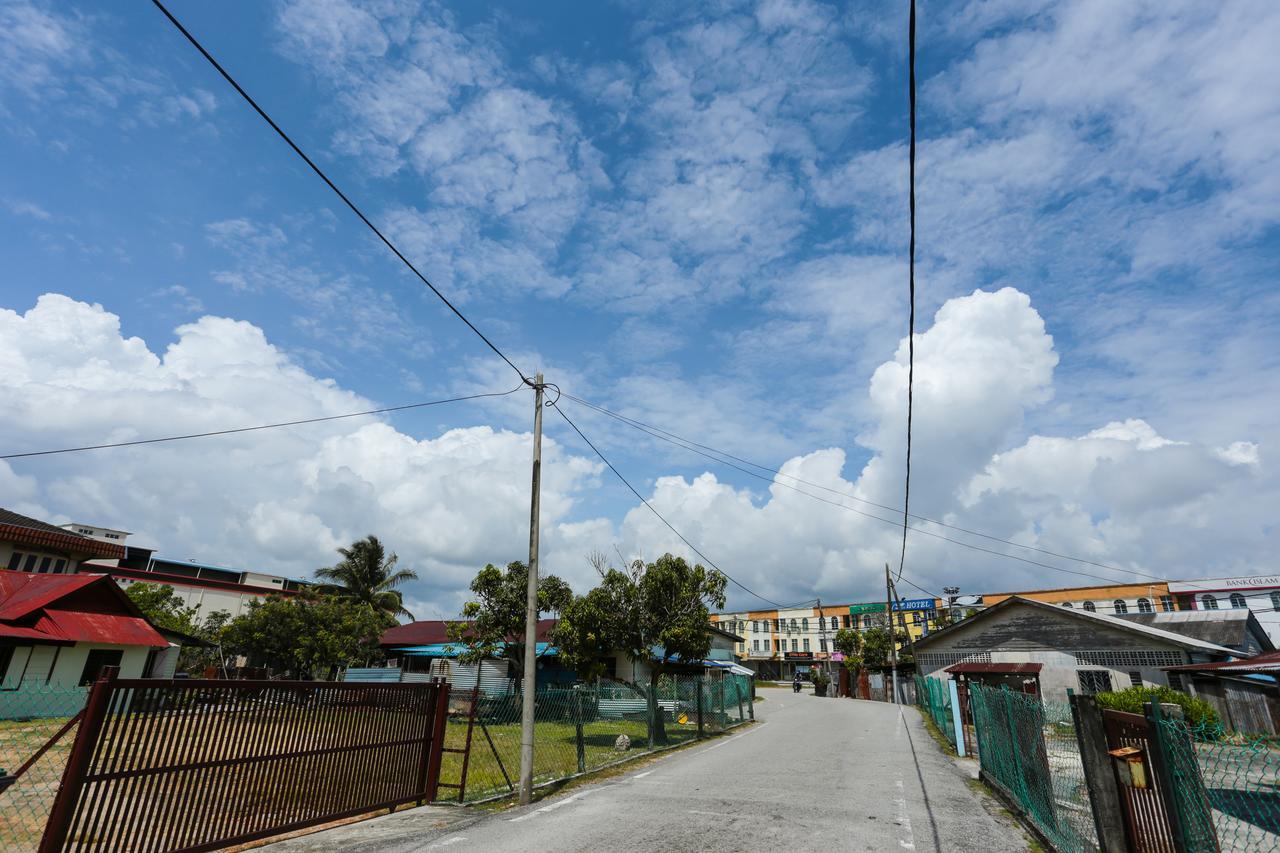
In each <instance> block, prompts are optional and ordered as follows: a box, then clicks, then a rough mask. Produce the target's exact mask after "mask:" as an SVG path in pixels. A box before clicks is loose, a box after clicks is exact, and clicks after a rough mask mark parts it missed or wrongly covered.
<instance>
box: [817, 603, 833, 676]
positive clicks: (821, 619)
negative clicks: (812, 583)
mask: <svg viewBox="0 0 1280 853" xmlns="http://www.w3.org/2000/svg"><path fill="white" fill-rule="evenodd" d="M818 630H819V631H821V632H822V645H823V647H825V648H826V650H827V661H826V663H827V666H826V670H827V678H828V679H830V678H831V655H832V654H833V653H834V652H835V647H834V646H828V645H827V618H826V617H825V616H823V615H822V599H821V598H819V599H818ZM831 642H833V643H834V642H835V638H834V637H833V638H832V640H831ZM827 689H828V690H830V689H831V686H830V684H828V685H827Z"/></svg>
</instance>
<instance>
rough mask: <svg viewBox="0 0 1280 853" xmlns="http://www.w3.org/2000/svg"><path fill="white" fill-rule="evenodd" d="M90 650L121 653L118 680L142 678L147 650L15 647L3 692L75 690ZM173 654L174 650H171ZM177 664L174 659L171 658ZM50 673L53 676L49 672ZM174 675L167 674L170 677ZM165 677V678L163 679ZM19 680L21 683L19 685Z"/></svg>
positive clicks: (97, 645)
mask: <svg viewBox="0 0 1280 853" xmlns="http://www.w3.org/2000/svg"><path fill="white" fill-rule="evenodd" d="M92 649H120V650H121V651H122V652H124V654H123V655H121V657H120V677H121V678H142V677H143V667H144V666H145V665H146V662H147V655H148V654H149V653H150V652H151V649H150V648H148V647H147V646H119V645H111V644H109V643H76V644H75V645H74V646H18V647H17V648H16V649H14V653H13V659H12V660H11V661H10V662H9V670H8V672H7V673H6V674H5V678H4V688H5V689H6V690H11V689H16V688H18V687H40V686H46V685H47V686H51V687H76V686H77V685H78V684H79V683H80V674H81V673H82V672H83V671H84V664H85V661H86V660H87V659H88V657H89V652H90V650H92ZM174 651H175V652H176V651H177V649H176V647H175V648H174ZM174 663H175V664H176V663H177V655H176V654H175V655H174ZM51 669H52V675H50V670H51ZM172 674H173V671H172V670H170V671H169V675H172ZM166 677H167V676H166ZM19 679H21V681H19Z"/></svg>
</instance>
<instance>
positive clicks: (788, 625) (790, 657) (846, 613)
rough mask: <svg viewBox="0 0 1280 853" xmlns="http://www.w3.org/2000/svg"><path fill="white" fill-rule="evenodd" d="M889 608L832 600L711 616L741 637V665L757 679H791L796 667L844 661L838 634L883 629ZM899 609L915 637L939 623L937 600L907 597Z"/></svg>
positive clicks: (900, 620)
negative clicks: (837, 644)
mask: <svg viewBox="0 0 1280 853" xmlns="http://www.w3.org/2000/svg"><path fill="white" fill-rule="evenodd" d="M884 609H885V606H884V603H883V602H880V603H877V604H833V605H824V606H823V607H821V608H818V607H793V608H788V609H782V610H746V611H738V612H734V613H719V614H715V615H713V616H712V617H711V618H712V619H713V620H714V621H716V622H717V623H718V624H719V625H720V626H722V627H724V628H725V629H726V630H730V631H732V632H733V633H736V634H737V635H738V636H739V637H741V638H742V642H740V643H738V648H737V657H738V661H739V663H741V664H742V665H743V666H746V667H747V668H748V669H751V670H753V671H754V672H755V673H756V676H757V677H758V678H762V679H776V680H782V681H788V680H790V679H791V678H792V676H794V675H795V673H796V672H797V671H799V672H807V671H808V670H809V669H811V668H812V667H814V666H815V665H824V664H826V663H828V662H830V661H833V660H834V661H838V660H840V657H839V655H838V654H835V646H834V641H835V635H836V632H837V631H839V630H841V629H842V628H852V629H854V630H856V631H866V630H869V629H871V628H877V627H884V624H885V612H884ZM894 609H895V611H897V617H898V624H899V625H900V626H901V628H903V629H906V630H907V631H908V632H909V633H910V634H911V635H912V637H920V636H923V635H924V634H926V633H928V631H929V630H931V627H933V626H936V620H937V617H938V611H937V602H936V600H935V599H932V598H926V599H914V600H905V601H902V602H899V603H896V604H895V608H894Z"/></svg>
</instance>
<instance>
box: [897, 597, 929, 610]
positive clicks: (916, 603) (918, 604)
mask: <svg viewBox="0 0 1280 853" xmlns="http://www.w3.org/2000/svg"><path fill="white" fill-rule="evenodd" d="M935 606H936V605H935V604H934V600H933V599H932V598H904V599H902V600H901V601H895V602H894V603H893V609H894V610H895V611H896V610H932V609H933V608H934V607H935Z"/></svg>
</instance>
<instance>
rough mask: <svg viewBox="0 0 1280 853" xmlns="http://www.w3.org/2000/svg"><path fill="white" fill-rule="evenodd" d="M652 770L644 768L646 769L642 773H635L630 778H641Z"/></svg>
mask: <svg viewBox="0 0 1280 853" xmlns="http://www.w3.org/2000/svg"><path fill="white" fill-rule="evenodd" d="M652 772H653V771H652V770H646V771H644V772H643V773H637V774H636V775H634V776H632V777H631V778H632V779H643V778H644V777H646V776H648V775H649V774H650V773H652Z"/></svg>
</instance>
